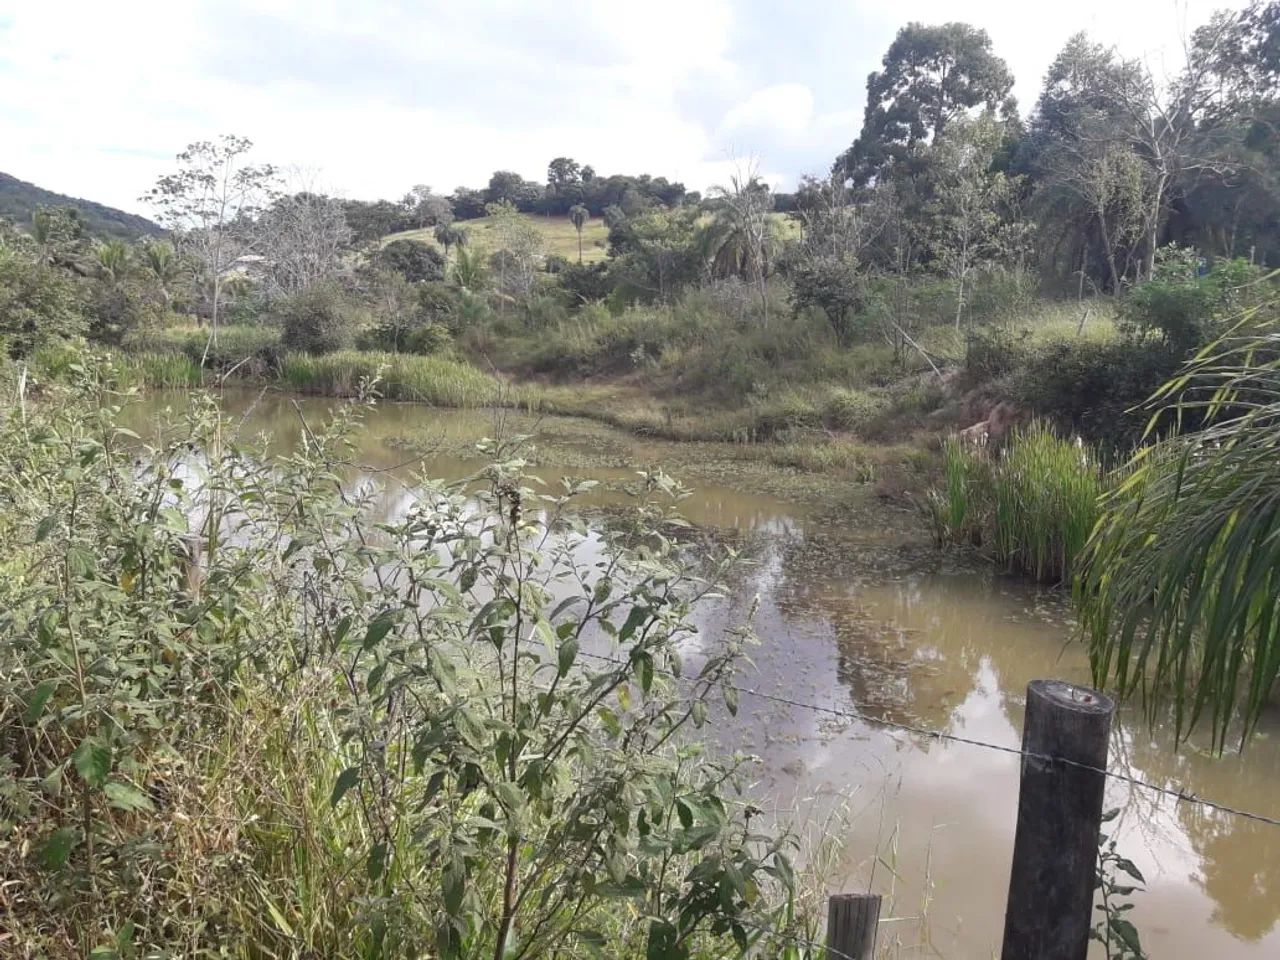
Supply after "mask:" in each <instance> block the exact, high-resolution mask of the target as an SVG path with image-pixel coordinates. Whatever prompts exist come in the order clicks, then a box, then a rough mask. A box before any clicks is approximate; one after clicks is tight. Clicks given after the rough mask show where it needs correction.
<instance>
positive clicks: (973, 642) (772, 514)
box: [126, 392, 1280, 960]
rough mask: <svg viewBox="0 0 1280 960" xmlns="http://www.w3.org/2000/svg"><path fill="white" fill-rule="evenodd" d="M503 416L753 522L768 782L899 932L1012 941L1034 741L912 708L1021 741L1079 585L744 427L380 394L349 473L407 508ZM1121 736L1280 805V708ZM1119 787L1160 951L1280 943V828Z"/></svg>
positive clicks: (737, 734)
mask: <svg viewBox="0 0 1280 960" xmlns="http://www.w3.org/2000/svg"><path fill="white" fill-rule="evenodd" d="M183 402H184V400H183V398H182V397H181V396H180V395H178V396H174V395H164V394H154V395H151V396H148V397H147V398H145V399H143V400H140V401H137V402H136V403H134V404H132V405H131V406H130V408H129V410H128V412H127V415H126V419H127V421H128V422H129V424H130V426H132V427H133V429H135V430H136V431H138V432H139V433H145V432H146V431H147V430H149V429H151V428H152V425H153V424H154V423H155V422H157V418H158V416H159V415H160V413H161V411H162V410H163V409H164V408H166V407H176V406H180V405H181V404H182V403H183ZM222 402H223V405H224V408H225V409H226V411H227V413H228V414H229V415H232V416H235V417H237V418H240V419H241V429H242V431H244V432H246V433H259V432H265V433H266V434H267V435H269V436H270V437H271V442H272V444H273V445H274V446H275V448H276V449H278V450H287V449H288V448H289V447H290V446H291V445H293V444H296V443H298V442H299V440H300V437H301V435H302V433H301V431H302V425H301V421H300V415H301V416H305V417H306V418H307V419H308V420H315V419H317V418H323V417H324V416H325V415H326V412H327V411H328V410H329V409H331V408H332V407H333V406H334V404H335V403H336V402H337V401H333V400H317V399H298V400H296V401H295V400H294V399H293V398H291V397H288V396H287V395H282V394H279V393H274V392H263V393H258V392H227V393H226V394H224V395H223V400H222ZM504 419H505V421H506V422H503V420H504ZM498 429H501V430H505V431H506V432H508V433H512V432H530V433H533V434H536V435H537V437H538V440H537V442H538V444H539V446H538V452H537V454H536V463H537V468H536V470H535V472H536V473H537V474H538V475H539V476H540V477H541V478H542V479H544V480H546V481H548V482H553V481H555V480H556V479H557V478H558V477H559V476H564V475H571V476H574V477H581V478H593V479H597V480H600V481H602V482H603V484H602V486H603V487H604V492H602V493H600V494H599V495H598V496H597V500H598V502H600V503H608V502H611V501H612V500H614V499H615V498H616V499H617V500H619V501H620V500H621V499H622V498H621V496H620V495H615V494H613V493H611V492H610V490H611V489H612V488H616V487H618V486H619V485H620V484H623V483H626V482H628V481H631V480H634V479H635V471H636V470H637V469H641V468H644V467H646V466H648V465H656V464H663V465H665V467H666V469H667V470H668V472H670V473H672V474H674V475H675V476H676V477H677V478H679V479H682V480H684V481H686V482H687V483H688V484H689V485H690V486H692V487H693V488H694V493H693V494H692V495H691V496H690V497H689V498H688V499H687V500H685V501H684V502H683V503H682V504H681V507H680V512H681V513H682V515H683V516H684V517H685V518H686V519H688V520H689V521H690V522H692V523H694V524H696V525H698V526H701V527H705V528H709V529H710V528H714V529H715V530H716V531H717V533H718V535H720V536H735V537H739V538H740V539H741V541H742V542H743V544H744V545H745V546H746V548H747V552H748V553H749V554H750V556H751V557H752V563H751V564H750V565H748V566H746V567H745V568H744V569H743V570H742V572H741V573H740V575H739V576H738V577H737V578H736V579H735V582H734V584H733V588H732V589H731V590H730V591H729V593H728V595H727V596H726V597H725V598H723V599H721V600H718V601H715V602H713V603H710V604H708V605H707V606H706V607H704V609H702V610H701V611H700V613H699V617H700V623H701V624H702V625H704V626H705V627H707V628H708V629H709V630H711V629H714V628H715V627H716V626H718V625H720V624H724V623H730V622H733V621H734V619H735V618H738V617H740V616H741V615H742V613H743V611H745V610H746V609H747V608H748V606H749V605H750V604H751V603H752V602H753V600H754V599H755V598H757V597H758V598H759V599H758V602H759V610H758V613H757V615H756V622H755V625H756V632H757V633H758V634H759V636H760V638H761V640H762V643H761V645H760V646H759V647H758V648H756V649H755V650H754V651H753V652H752V655H751V658H752V661H753V665H752V666H750V667H747V668H746V669H745V671H744V672H743V674H742V675H741V677H740V678H739V680H738V683H739V685H740V686H741V687H743V688H744V689H747V690H751V691H755V693H754V694H747V695H744V696H743V697H742V707H741V711H740V714H739V716H738V718H737V719H736V720H735V721H733V722H732V723H731V724H728V725H725V726H724V727H722V728H721V731H720V732H719V733H718V734H717V737H718V739H719V740H720V742H721V744H722V745H723V746H725V747H727V748H730V749H737V750H742V751H744V752H748V753H751V754H753V755H755V756H757V757H758V758H759V762H758V765H757V766H756V767H755V782H754V784H753V786H752V790H753V793H754V797H753V799H754V800H755V802H757V803H758V804H759V805H760V806H762V807H764V808H765V809H766V810H767V811H768V812H769V813H770V815H771V816H773V817H774V818H776V819H777V820H778V821H780V822H783V823H789V824H794V825H795V827H796V828H797V830H799V831H800V832H801V833H802V834H803V835H804V851H805V854H806V856H807V858H808V860H809V861H810V863H811V865H812V869H813V870H814V871H816V872H817V873H818V874H819V875H820V878H821V881H822V883H823V885H824V886H825V887H826V889H828V890H831V891H838V890H859V889H867V888H868V887H870V888H871V889H874V890H876V891H879V892H882V893H884V894H886V895H887V897H888V899H887V901H886V904H885V909H884V915H885V916H887V917H889V918H891V921H892V922H889V923H886V924H884V925H883V926H882V928H881V929H882V933H881V943H882V944H883V945H885V946H886V948H887V951H888V954H887V955H889V956H904V957H905V956H915V955H920V956H940V957H948V958H951V957H982V956H995V955H997V954H998V952H999V941H1000V936H1001V931H1002V928H1003V915H1004V902H1005V895H1006V892H1007V882H1008V874H1009V863H1010V858H1011V853H1012V843H1013V828H1014V820H1015V812H1016V805H1017V788H1018V758H1017V757H1016V756H1014V755H1011V754H1009V753H1004V752H999V751H995V750H990V749H985V748H982V747H978V746H972V745H968V744H963V743H955V742H947V741H941V740H938V739H935V738H933V737H928V736H922V735H919V734H916V733H912V732H909V731H904V730H902V729H901V727H912V728H919V729H927V730H934V731H943V732H946V733H950V734H956V735H959V736H963V737H965V738H969V739H973V740H979V741H983V742H986V743H991V744H996V745H999V746H1005V747H1017V746H1018V744H1019V742H1020V739H1021V729H1022V711H1023V701H1024V691H1025V689H1026V684H1027V683H1028V681H1030V680H1033V679H1037V678H1045V677H1058V678H1062V679H1067V680H1073V681H1077V682H1084V683H1087V682H1088V664H1087V661H1086V657H1085V654H1084V651H1083V649H1082V648H1081V647H1080V646H1079V645H1078V644H1075V643H1073V642H1072V637H1073V625H1072V622H1071V619H1070V617H1071V611H1070V606H1069V603H1068V602H1067V600H1066V598H1064V597H1063V596H1062V595H1061V594H1060V593H1057V592H1054V591H1048V590H1041V589H1037V588H1035V587H1033V586H1031V585H1028V584H1027V583H1025V582H1022V581H1019V580H1014V579H1010V578H1005V577H1002V576H998V575H996V574H994V573H992V572H991V571H989V570H985V569H975V568H973V567H972V566H968V565H966V564H964V563H961V562H958V561H956V560H954V559H953V558H948V557H946V556H944V555H941V554H939V553H937V552H936V551H934V550H933V549H932V546H931V545H930V544H929V542H928V537H927V532H926V531H925V529H924V527H923V525H922V522H921V520H920V518H919V517H918V516H917V515H916V514H914V513H913V512H911V511H909V510H904V509H892V508H888V507H881V506H877V505H875V504H874V498H873V496H872V494H871V492H870V489H869V488H865V489H862V490H860V491H858V490H853V491H851V490H833V489H825V490H824V489H823V488H824V487H830V486H831V485H832V484H833V483H834V481H829V480H825V479H815V478H812V477H801V476H797V475H792V474H789V473H788V472H787V471H785V470H781V469H779V468H775V467H768V468H766V467H765V466H763V465H761V464H759V463H758V462H754V461H751V460H746V459H743V458H742V457H741V456H740V455H739V452H735V451H734V450H733V449H732V448H728V447H724V446H718V445H687V444H686V445H680V444H665V443H659V442H653V441H641V440H638V439H635V438H632V437H629V436H626V435H623V434H620V433H617V432H614V431H610V430H607V429H605V428H602V427H599V426H597V425H594V424H587V423H583V422H580V421H567V420H562V419H548V420H540V421H532V420H530V419H528V418H522V417H514V416H506V417H504V415H502V414H494V413H490V412H486V411H449V410H436V409H432V408H428V407H423V406H416V405H409V404H381V405H379V406H378V407H376V408H375V409H373V410H372V411H370V413H369V415H368V417H367V420H366V422H365V424H364V426H363V428H362V429H361V431H360V434H359V437H358V456H357V458H356V459H357V460H358V461H359V462H360V463H361V464H362V466H363V469H358V470H354V471H353V475H352V482H371V481H374V482H379V483H382V484H383V485H384V493H383V495H382V498H381V500H380V509H382V510H384V511H385V513H386V515H387V516H393V515H395V514H396V513H397V512H398V511H400V510H402V509H403V508H404V505H405V504H406V503H407V501H408V499H409V497H410V496H411V493H410V491H409V489H408V488H407V487H406V486H405V484H406V483H407V482H409V480H410V479H411V476H412V470H411V467H410V465H409V462H410V461H412V469H419V461H420V460H421V459H422V458H421V457H419V456H415V455H413V454H412V453H411V452H410V451H408V450H407V449H406V447H405V445H404V444H403V443H402V442H401V441H403V440H404V439H405V438H410V439H411V440H412V441H413V442H414V445H415V449H417V450H419V451H425V465H422V466H421V469H422V470H424V471H425V472H426V473H427V474H429V475H431V476H434V477H441V478H446V479H456V478H461V477H464V476H467V475H469V474H470V473H472V472H474V470H475V469H477V468H478V467H479V466H480V465H481V463H482V461H481V460H480V459H478V457H477V456H476V455H475V454H474V452H469V451H470V449H471V444H472V443H473V442H474V441H475V440H477V439H479V438H480V437H482V436H487V435H492V434H493V433H494V432H495V430H498ZM850 486H852V485H850ZM1111 757H1112V758H1111V764H1110V766H1111V768H1112V770H1114V771H1117V772H1123V773H1127V774H1129V775H1131V776H1133V777H1135V778H1137V779H1140V780H1143V781H1147V782H1153V783H1156V784H1159V785H1161V786H1165V787H1168V788H1171V789H1173V790H1175V791H1176V790H1185V791H1189V792H1190V793H1191V794H1194V795H1196V796H1200V797H1205V798H1210V799H1213V800H1215V801H1218V802H1220V803H1223V804H1226V805H1228V806H1231V807H1235V808H1238V809H1243V810H1251V811H1256V812H1259V813H1263V814H1266V815H1268V816H1271V817H1278V816H1280V717H1277V716H1270V717H1268V718H1266V719H1265V720H1264V723H1263V725H1262V728H1261V730H1260V733H1259V734H1258V736H1257V738H1256V739H1255V740H1254V741H1253V742H1251V743H1250V744H1249V746H1248V748H1247V749H1246V751H1245V752H1244V753H1235V752H1232V753H1228V754H1226V755H1225V756H1221V757H1217V756H1214V755H1213V754H1212V753H1211V752H1209V751H1208V750H1207V749H1206V746H1205V744H1204V743H1203V742H1193V743H1191V744H1185V745H1183V746H1181V747H1180V748H1178V749H1177V750H1175V749H1174V748H1173V741H1172V735H1171V733H1170V731H1169V730H1168V729H1166V728H1163V727H1160V726H1157V727H1156V728H1155V729H1152V728H1150V727H1149V726H1148V725H1147V723H1146V722H1145V721H1144V719H1143V718H1142V717H1141V716H1140V715H1139V711H1138V709H1137V708H1136V707H1132V708H1127V709H1126V710H1124V711H1123V712H1122V715H1121V716H1120V718H1119V721H1118V723H1117V729H1116V732H1115V736H1114V739H1113V743H1112V748H1111ZM1107 798H1108V806H1110V807H1119V808H1120V809H1121V811H1122V812H1121V814H1120V817H1119V819H1118V820H1117V822H1116V825H1115V827H1116V831H1117V834H1116V835H1117V837H1118V839H1119V848H1120V852H1121V853H1122V854H1123V855H1124V856H1127V857H1128V858H1130V859H1131V860H1133V861H1134V862H1135V863H1136V864H1137V865H1138V867H1139V868H1140V869H1141V871H1142V873H1143V874H1144V875H1145V877H1146V880H1147V889H1146V891H1145V892H1140V893H1138V894H1135V896H1134V898H1133V899H1134V902H1135V904H1136V906H1135V909H1134V911H1133V913H1132V915H1131V916H1132V919H1133V920H1134V922H1135V923H1136V924H1137V926H1138V927H1139V929H1140V931H1141V933H1142V937H1143V943H1144V946H1145V947H1146V949H1147V952H1148V953H1149V954H1150V955H1151V956H1153V957H1156V958H1162V960H1182V958H1185V960H1191V958H1196V960H1199V958H1205V957H1214V958H1221V960H1237V958H1238V960H1246V958H1249V960H1254V958H1262V957H1268V958H1274V957H1277V956H1280V827H1275V826H1271V825H1268V824H1266V823H1261V822H1256V821H1251V820H1248V819H1245V818H1242V817H1238V816H1233V815H1231V814H1228V813H1225V812H1220V811H1216V810H1214V809H1212V808H1209V807H1204V806H1201V805H1198V804H1195V803H1192V802H1188V801H1182V802H1179V801H1178V800H1177V799H1175V798H1174V797H1169V796H1163V795H1160V794H1158V793H1155V792H1153V791H1150V790H1148V789H1144V788H1142V787H1138V786H1133V785H1130V784H1127V783H1124V782H1123V781H1114V780H1113V781H1111V782H1110V783H1109V785H1108V789H1107ZM1095 949H1096V948H1095ZM1098 955H1099V956H1101V952H1099V953H1098Z"/></svg>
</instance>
